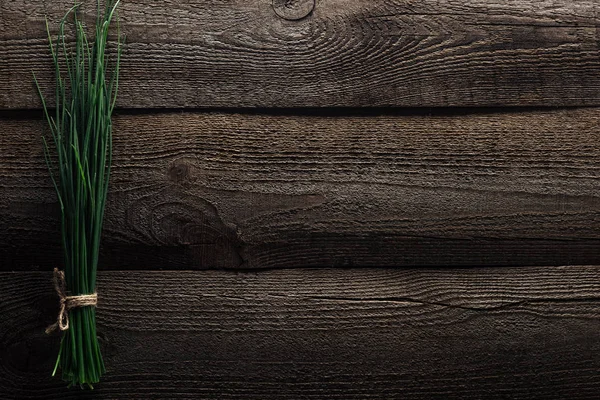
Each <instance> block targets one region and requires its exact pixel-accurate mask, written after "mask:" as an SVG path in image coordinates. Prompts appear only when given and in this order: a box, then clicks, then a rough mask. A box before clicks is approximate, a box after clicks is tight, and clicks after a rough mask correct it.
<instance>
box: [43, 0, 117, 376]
mask: <svg viewBox="0 0 600 400" xmlns="http://www.w3.org/2000/svg"><path fill="white" fill-rule="evenodd" d="M118 4H119V0H106V1H105V9H104V11H102V7H101V6H100V1H99V0H98V1H97V4H96V7H97V16H96V19H95V29H94V38H93V40H91V39H89V38H88V36H87V34H86V28H85V25H84V23H83V22H82V21H80V20H79V19H78V15H77V14H78V12H79V10H80V5H79V4H76V5H74V6H73V7H71V8H70V9H69V10H68V11H67V13H66V14H65V16H64V17H63V18H62V19H61V20H60V23H59V25H58V37H57V38H56V39H55V40H53V38H52V35H51V33H50V28H49V24H48V21H46V29H47V34H48V40H49V42H50V53H51V56H52V61H53V64H54V73H55V90H54V96H55V110H54V112H53V113H52V112H50V109H49V108H48V106H47V102H46V100H45V98H44V96H43V94H42V90H41V88H40V85H39V83H38V81H37V79H35V75H34V80H35V84H36V87H37V90H38V94H39V96H40V99H41V101H42V106H43V110H44V116H45V118H46V120H47V122H48V126H49V130H50V134H51V136H52V140H47V139H46V138H45V137H44V138H43V144H44V157H45V159H46V163H47V164H48V168H49V170H50V175H51V178H52V183H53V185H54V188H55V190H56V194H57V197H58V202H59V204H60V211H61V221H60V225H61V243H62V247H63V255H64V264H65V265H64V270H65V280H66V284H67V288H68V290H69V294H70V295H80V294H90V293H93V292H94V291H95V288H96V271H97V267H98V255H99V249H100V239H101V232H102V221H103V218H104V209H105V205H106V195H107V189H108V181H109V175H110V165H111V162H112V123H111V116H112V113H113V110H114V107H115V102H116V97H117V89H118V81H119V71H120V68H119V67H120V62H121V53H122V41H121V35H120V29H119V27H118V26H117V30H118V41H117V48H116V52H117V55H116V59H115V63H114V65H112V66H111V67H112V74H111V76H110V79H108V80H107V71H109V70H110V69H111V68H109V65H108V59H109V58H108V57H107V56H106V55H107V45H108V34H109V27H110V23H111V21H112V19H113V17H114V15H115V12H116V9H117V6H118ZM71 23H72V25H73V27H74V33H75V40H74V43H73V44H70V43H69V42H68V41H67V39H66V34H65V29H66V26H70V25H71ZM61 66H62V68H61ZM58 369H60V370H61V373H62V377H63V379H64V380H65V381H67V382H69V384H70V385H78V386H83V385H88V386H90V387H92V384H94V383H97V382H98V381H99V379H100V377H101V375H102V374H103V373H104V372H105V367H104V361H103V360H102V356H101V353H100V346H99V344H98V339H97V336H96V310H95V308H93V307H89V306H88V307H82V308H75V309H72V310H70V311H69V331H68V332H66V334H65V335H63V338H62V341H61V344H60V349H59V354H58V357H57V360H56V368H55V370H54V373H56V371H57V370H58ZM54 373H53V374H54Z"/></svg>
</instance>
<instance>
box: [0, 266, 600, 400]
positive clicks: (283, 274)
mask: <svg viewBox="0 0 600 400" xmlns="http://www.w3.org/2000/svg"><path fill="white" fill-rule="evenodd" d="M50 279H51V274H50V273H49V272H44V273H38V272H17V273H0V315H2V319H1V320H0V340H1V347H0V348H1V349H2V351H1V352H0V370H1V373H0V393H2V394H4V396H2V397H9V398H18V399H55V398H65V399H66V398H73V399H74V398H94V399H109V398H110V399H148V398H179V399H181V398H185V399H200V398H218V399H271V398H273V399H274V398H287V399H300V398H302V399H324V398H327V399H344V400H347V399H375V398H381V399H384V398H385V399H392V398H401V399H432V398H440V399H482V398H485V399H506V398H510V399H527V400H531V399H544V400H551V399H565V398H570V399H596V398H597V396H598V393H599V391H600V373H599V372H600V306H599V305H600V303H599V301H600V267H594V266H569V267H544V268H536V267H532V268H520V269H519V268H477V269H452V270H450V269H430V270H429V269H428V270H423V269H420V270H415V269H401V270H393V269H388V270H385V269H373V270H358V269H351V270H343V271H342V270H335V269H329V270H287V271H263V272H259V273H233V272H225V271H205V272H190V271H170V272H159V271H155V272H152V271H128V272H105V273H101V274H100V279H99V288H98V290H99V293H100V303H99V307H100V308H99V310H98V318H99V321H98V325H99V336H100V337H101V340H102V344H103V348H104V354H105V359H106V363H107V366H108V370H109V372H108V374H107V375H106V377H105V379H104V380H103V382H102V383H100V384H98V385H97V386H96V388H95V390H94V392H93V393H91V392H85V394H82V392H81V391H79V390H77V389H75V390H70V391H68V390H65V389H64V388H63V385H62V383H61V382H60V381H59V380H56V379H52V378H51V377H50V372H51V370H52V367H53V361H54V357H55V354H56V351H57V345H58V339H57V338H56V337H54V338H48V337H47V336H45V335H44V333H43V329H44V327H45V326H46V324H48V323H50V322H51V321H52V318H53V316H55V315H56V314H55V312H56V308H57V307H56V305H55V303H56V302H57V299H56V297H55V296H54V294H53V292H52V290H53V289H52V284H51V281H50Z"/></svg>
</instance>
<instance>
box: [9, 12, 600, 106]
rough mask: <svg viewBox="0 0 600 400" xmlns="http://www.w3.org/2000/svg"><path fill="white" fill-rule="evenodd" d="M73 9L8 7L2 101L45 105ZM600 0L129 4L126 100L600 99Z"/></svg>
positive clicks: (485, 102)
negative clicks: (55, 32) (59, 41)
mask: <svg viewBox="0 0 600 400" xmlns="http://www.w3.org/2000/svg"><path fill="white" fill-rule="evenodd" d="M308 1H311V0H302V1H299V2H296V3H304V2H308ZM90 3H93V4H95V2H90ZM276 3H277V2H276ZM71 5H72V1H70V0H60V1H53V2H47V1H44V0H33V1H32V0H27V1H25V0H12V1H1V2H0V54H2V57H0V108H31V107H39V105H40V104H39V101H38V100H37V99H36V95H35V91H34V89H33V84H32V76H31V71H32V70H35V71H36V72H37V73H38V75H39V76H40V77H41V80H42V82H43V86H45V87H48V85H49V80H50V74H51V73H52V71H53V70H52V68H50V60H49V56H48V49H47V43H46V36H45V28H44V22H43V21H44V14H48V15H49V18H50V20H51V21H56V20H58V19H59V18H60V17H61V16H62V14H63V13H64V10H66V9H67V8H69V7H70V6H71ZM598 5H599V3H598V1H597V0H580V1H577V2H573V1H571V0H543V1H540V0H524V1H510V0H498V1H491V0H477V1H470V2H462V1H459V2H457V1H452V0H422V1H410V2H406V1H397V0H394V1H389V0H371V1H358V0H354V1H350V0H319V1H317V2H316V7H315V9H314V10H313V11H312V13H310V14H309V15H308V16H307V17H305V18H302V19H299V20H288V19H285V18H282V17H280V16H279V15H278V13H277V12H276V10H274V9H273V6H272V0H228V1H223V0H208V1H207V0H192V1H185V2H183V1H170V2H168V3H161V4H160V5H157V4H156V2H154V1H149V0H144V1H135V2H123V3H122V5H121V16H122V17H121V21H122V29H123V32H124V33H125V34H126V35H127V50H126V54H125V57H124V59H123V69H122V78H123V79H122V85H121V87H120V89H121V91H120V99H119V105H120V106H121V107H172V108H175V107H256V106H260V107H299V106H302V107H305V106H309V107H314V106H318V107H320V106H388V105H391V106H449V105H450V106H490V105H600V75H599V74H598V70H600V52H599V49H598V43H600V41H599V37H600V36H599V35H598V32H599V27H600V21H599V19H598ZM304 12H305V11H304ZM279 14H281V9H279ZM283 14H285V11H284V12H283ZM291 14H293V12H291ZM87 17H88V18H92V16H91V13H90V12H89V11H88V14H87ZM284 17H286V15H284ZM288 17H290V18H294V15H288V16H287V17H286V18H288Z"/></svg>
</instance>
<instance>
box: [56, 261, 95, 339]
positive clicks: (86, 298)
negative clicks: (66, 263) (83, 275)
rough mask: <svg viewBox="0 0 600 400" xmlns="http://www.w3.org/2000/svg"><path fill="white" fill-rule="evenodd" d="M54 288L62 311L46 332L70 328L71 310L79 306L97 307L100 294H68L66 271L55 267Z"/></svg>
mask: <svg viewBox="0 0 600 400" xmlns="http://www.w3.org/2000/svg"><path fill="white" fill-rule="evenodd" d="M54 289H56V293H57V294H58V297H59V298H60V312H59V313H58V318H56V322H55V323H53V324H52V325H50V326H49V327H48V328H46V333H48V334H50V333H52V332H54V331H55V330H56V328H58V329H60V330H61V331H66V330H67V329H69V310H71V309H73V308H77V307H87V306H92V307H96V304H98V294H97V293H95V292H94V293H92V294H81V295H79V296H67V283H66V282H65V272H64V271H61V270H59V269H58V268H54Z"/></svg>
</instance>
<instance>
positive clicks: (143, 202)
mask: <svg viewBox="0 0 600 400" xmlns="http://www.w3.org/2000/svg"><path fill="white" fill-rule="evenodd" d="M11 115H12V117H7V116H6V115H5V117H4V118H0V132H3V134H2V135H0V148H2V151H3V155H2V157H1V158H0V181H1V185H0V255H1V256H2V262H1V263H0V268H1V269H4V270H11V269H30V268H32V267H34V268H35V266H36V265H42V266H47V265H59V264H60V257H59V244H58V238H59V234H58V214H57V204H56V199H55V195H54V193H53V189H52V188H51V183H50V180H49V177H48V171H47V169H46V167H45V164H44V162H43V156H42V153H41V148H42V146H41V142H40V137H39V135H40V134H41V132H42V130H43V121H42V120H41V119H38V120H34V119H31V118H29V116H30V115H31V114H29V113H25V114H22V115H20V114H16V115H15V114H11ZM599 127H600V113H599V110H598V109H595V108H590V109H580V110H571V109H566V110H542V111H516V110H515V111H513V112H493V111H491V110H488V111H485V112H480V113H472V112H469V113H461V112H459V111H454V112H449V111H445V112H442V111H432V113H427V112H423V113H422V114H418V113H413V114H412V115H400V113H394V112H389V113H387V114H386V113H384V114H370V113H366V114H365V113H363V114H362V115H360V113H359V115H354V116H351V115H344V114H343V113H341V114H339V115H335V114H331V113H325V114H324V115H322V116H318V115H313V114H306V115H303V114H299V115H293V114H273V115H266V114H255V115H252V114H235V113H202V112H188V113H180V112H169V113H159V114H139V115H138V114H135V115H120V116H118V117H117V118H116V119H115V142H114V143H115V158H114V164H115V165H114V168H113V175H112V178H111V179H112V181H111V193H110V196H109V203H108V206H107V214H106V230H105V235H104V255H103V259H102V261H101V265H103V266H105V267H107V268H142V269H151V268H185V269H187V268H280V267H309V266H402V265H415V266H422V265H455V266H456V265H536V264H538V265H560V264H576V263H583V262H586V263H590V264H595V263H600V190H599V187H600V168H599V164H598V160H599V159H600V131H599V129H600V128H599Z"/></svg>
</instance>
